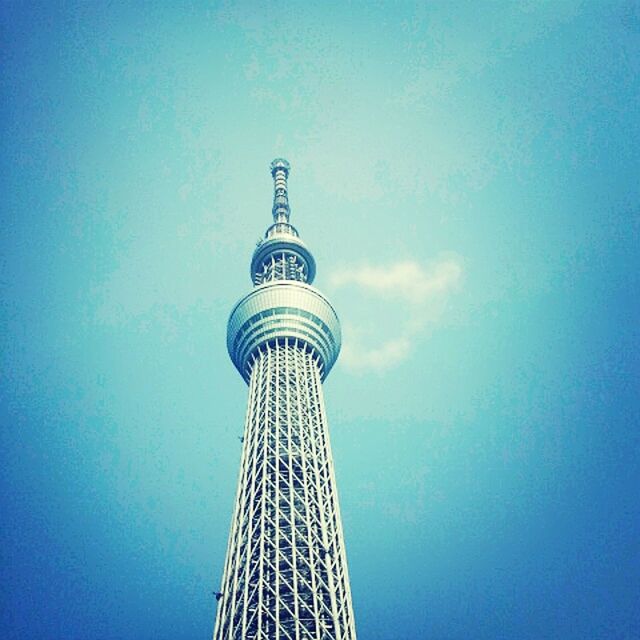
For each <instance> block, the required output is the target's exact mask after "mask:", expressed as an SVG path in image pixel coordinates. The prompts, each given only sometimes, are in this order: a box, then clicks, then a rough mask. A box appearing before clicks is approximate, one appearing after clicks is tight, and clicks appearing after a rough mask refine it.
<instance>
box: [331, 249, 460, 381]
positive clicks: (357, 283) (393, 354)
mask: <svg viewBox="0 0 640 640" xmlns="http://www.w3.org/2000/svg"><path fill="white" fill-rule="evenodd" d="M462 273H463V269H462V264H461V261H460V259H459V258H454V257H446V258H441V259H439V260H437V261H436V262H435V263H433V264H432V265H431V266H430V267H428V268H426V267H424V266H422V265H421V264H419V263H417V262H414V261H402V262H397V263H395V264H390V265H386V266H384V265H381V266H370V265H363V266H360V267H345V268H343V269H341V270H340V271H337V272H335V273H334V274H333V275H332V276H331V280H330V282H331V285H332V286H333V288H334V289H338V288H342V287H355V288H356V289H358V290H360V291H361V292H362V293H365V294H368V295H369V297H370V298H371V304H372V307H373V306H374V305H375V313H371V314H369V315H370V317H371V318H375V322H376V323H380V321H381V318H380V316H381V315H384V312H385V305H381V304H380V302H381V301H384V300H387V301H388V302H389V304H388V306H387V307H386V309H387V311H388V312H389V315H390V314H391V312H392V311H394V310H395V311H397V307H398V305H399V304H403V305H406V308H405V309H403V313H402V317H403V321H402V323H401V325H400V326H397V329H398V331H397V333H396V335H394V336H393V337H392V338H391V339H389V340H386V341H382V342H381V343H379V344H370V343H371V340H370V339H367V333H371V331H369V332H367V330H366V328H365V327H363V326H361V325H355V324H354V323H352V322H349V321H347V322H346V323H345V325H344V333H345V337H344V344H343V349H342V355H341V361H342V363H343V364H344V365H346V367H347V368H348V369H350V370H352V371H377V372H381V371H385V370H387V369H391V368H393V367H395V366H397V365H399V364H400V363H401V362H403V361H404V360H406V359H407V358H408V357H409V354H410V353H411V348H412V345H413V344H414V343H415V341H416V339H417V338H418V337H419V336H420V334H423V333H425V332H426V331H427V330H428V329H429V328H430V327H431V326H433V324H435V323H436V322H437V321H438V319H439V318H440V317H441V315H442V312H443V310H444V308H445V304H446V301H447V299H448V296H449V294H450V293H451V292H452V291H453V290H454V289H455V288H456V287H457V286H458V285H459V283H460V280H461V278H462ZM373 322H374V321H373V320H372V323H373Z"/></svg>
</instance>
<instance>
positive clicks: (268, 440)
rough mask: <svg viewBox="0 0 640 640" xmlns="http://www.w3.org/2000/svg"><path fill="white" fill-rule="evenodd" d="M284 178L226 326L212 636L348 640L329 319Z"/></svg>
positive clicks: (276, 174) (334, 326)
mask: <svg viewBox="0 0 640 640" xmlns="http://www.w3.org/2000/svg"><path fill="white" fill-rule="evenodd" d="M289 170H290V167H289V163H288V162H287V161H286V160H283V159H281V158H278V159H276V160H274V161H273V162H272V163H271V175H272V176H273V180H274V198H273V224H272V225H271V226H270V227H269V228H268V229H267V231H266V233H265V236H264V239H263V240H261V241H260V242H259V243H258V246H257V247H256V250H255V251H254V253H253V258H252V260H251V279H252V280H253V284H254V288H253V290H252V291H251V292H250V293H248V294H247V295H246V296H244V298H242V299H241V300H240V302H238V304H236V306H235V307H234V309H233V311H232V312H231V316H230V318H229V324H228V327H227V348H228V350H229V355H230V356H231V360H233V363H234V365H235V366H236V368H237V369H238V371H239V372H240V375H241V376H242V377H243V378H244V380H245V381H246V382H247V384H248V385H249V404H248V408H247V417H246V422H245V430H244V437H243V448H242V460H241V463H240V478H239V481H238V492H237V496H236V504H235V512H234V515H233V521H232V523H231V532H230V534H229V545H228V548H227V558H226V563H225V568H224V575H223V579H222V586H221V589H220V592H219V593H218V594H217V595H216V598H217V599H218V613H217V617H216V624H215V630H214V635H213V637H214V640H254V639H256V640H311V639H313V640H355V637H356V634H355V626H354V620H353V609H352V605H351V592H350V588H349V576H348V573H347V560H346V555H345V548H344V539H343V535H342V523H341V520H340V512H339V509H338V496H337V493H336V480H335V475H334V471H333V459H332V456H331V448H330V445H329V432H328V428H327V418H326V415H325V410H324V400H323V396H322V381H323V380H324V379H325V378H326V377H327V375H328V373H329V371H330V370H331V367H332V366H333V364H334V363H335V361H336V358H337V357H338V353H339V351H340V323H339V320H338V316H337V315H336V312H335V311H334V309H333V307H332V306H331V304H329V302H328V300H327V299H326V298H325V297H324V296H323V295H322V294H321V293H320V292H319V291H318V290H317V289H315V288H314V287H312V286H311V283H312V282H313V278H314V276H315V271H316V265H315V260H314V258H313V255H312V254H311V252H310V251H309V250H308V249H307V247H306V246H305V244H304V243H303V242H302V240H300V237H299V235H298V232H297V231H296V229H295V227H293V226H292V225H291V223H290V222H289V215H290V209H289V198H288V193H287V178H288V176H289Z"/></svg>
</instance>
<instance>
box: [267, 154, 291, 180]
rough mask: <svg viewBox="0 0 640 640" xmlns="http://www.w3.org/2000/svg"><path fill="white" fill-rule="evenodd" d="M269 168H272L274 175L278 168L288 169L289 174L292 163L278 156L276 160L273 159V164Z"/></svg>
mask: <svg viewBox="0 0 640 640" xmlns="http://www.w3.org/2000/svg"><path fill="white" fill-rule="evenodd" d="M269 169H271V175H272V176H274V174H275V172H276V171H277V170H278V169H281V170H284V171H286V173H287V175H288V174H289V171H291V165H290V164H289V163H288V162H287V160H285V159H284V158H276V159H275V160H273V161H272V162H271V165H270V166H269ZM274 177H275V176H274Z"/></svg>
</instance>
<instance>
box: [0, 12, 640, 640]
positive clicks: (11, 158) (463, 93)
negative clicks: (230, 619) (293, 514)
mask: <svg viewBox="0 0 640 640" xmlns="http://www.w3.org/2000/svg"><path fill="white" fill-rule="evenodd" d="M0 16H1V19H0V22H1V42H2V48H1V51H2V65H1V71H0V78H1V83H2V96H3V100H2V101H1V104H0V113H1V118H0V126H1V127H2V133H1V140H2V143H1V144H2V153H1V161H2V167H1V171H0V185H1V194H2V204H1V205H0V206H1V211H2V227H1V228H2V233H1V243H2V245H1V246H2V252H1V256H2V269H1V274H2V275H1V279H0V286H1V300H2V303H1V307H0V308H1V315H0V321H1V325H0V345H1V348H2V368H1V377H0V394H1V396H0V397H1V403H0V411H1V414H0V415H1V416H2V429H1V431H0V456H1V460H0V483H1V487H2V491H1V494H0V501H1V504H0V507H1V513H2V528H1V529H0V548H1V549H2V552H1V557H2V586H1V587H0V594H1V595H0V597H1V606H0V611H1V613H0V616H1V618H0V620H1V626H2V636H3V637H4V638H7V639H13V638H15V639H20V640H22V639H32V638H33V639H38V640H44V639H49V638H51V639H57V638H68V639H74V638H78V639H81V640H93V639H96V640H102V639H112V638H113V639H118V640H127V639H136V640H139V639H141V640H144V639H145V638H154V639H156V640H157V639H163V638H171V639H172V640H175V639H179V638H184V639H185V640H191V639H195V638H207V637H209V636H210V633H211V631H212V628H213V621H214V616H215V600H214V598H213V597H212V595H211V592H212V591H214V590H216V589H217V587H218V585H219V581H220V578H221V571H222V565H223V561H224V553H225V547H226V541H227V533H228V528H229V523H230V518H231V510H232V506H233V498H234V493H235V483H236V480H237V472H238V464H239V456H240V444H239V442H238V436H239V435H240V434H241V431H242V425H243V420H244V409H245V406H246V387H245V384H244V383H243V381H242V380H241V379H240V377H239V376H238V375H237V372H236V371H235V370H234V368H233V365H232V364H231V362H230V360H229V358H228V356H227V353H226V346H225V332H226V321H227V317H228V313H229V311H230V310H231V308H232V306H233V305H234V303H235V302H236V300H237V299H238V298H240V296H241V295H243V294H244V293H245V292H246V291H247V290H248V289H249V287H250V281H249V277H248V270H249V261H250V256H251V252H252V249H253V247H254V245H255V241H256V239H257V238H258V237H260V235H261V234H262V233H263V232H264V229H265V228H266V226H267V225H268V224H269V221H270V207H271V198H272V191H271V189H272V184H271V177H270V176H269V173H268V165H269V162H270V161H271V160H272V159H273V158H274V157H276V156H284V157H286V158H287V159H288V160H289V161H290V162H291V164H292V172H291V176H290V183H289V186H290V198H291V204H292V222H293V223H294V224H295V225H296V226H297V227H298V229H299V230H300V232H301V234H302V236H303V238H304V239H305V241H306V242H307V244H308V246H309V247H310V248H311V249H312V251H313V252H314V254H315V257H316V260H317V263H318V276H317V279H316V284H317V286H318V287H320V288H321V289H322V290H323V291H324V292H325V293H326V294H327V295H328V296H329V297H330V299H331V300H332V302H333V303H334V305H335V307H336V309H337V310H338V313H339V315H340V317H341V319H342V323H343V327H344V338H345V341H344V352H343V355H342V357H341V359H340V360H339V361H338V364H337V365H336V367H335V368H334V370H333V371H332V373H331V375H330V376H329V378H328V380H327V383H326V385H325V398H326V402H327V411H328V415H329V421H330V428H331V434H332V442H333V449H334V458H335V462H336V473H337V479H338V483H339V492H340V498H341V506H342V512H343V521H344V528H345V535H346V542H347V551H348V559H349V566H350V571H351V583H352V591H353V598H354V607H355V614H356V624H357V629H358V633H359V637H360V638H361V640H378V639H380V640H404V639H406V638H425V639H426V638H429V639H433V640H458V639H467V638H470V637H473V638H476V639H478V640H481V639H518V640H525V639H532V640H539V639H555V638H562V639H569V638H576V639H583V638H593V639H598V638H607V639H613V638H616V639H617V638H620V639H623V638H624V639H626V638H635V637H638V636H640V614H639V613H638V610H637V602H638V601H639V600H640V580H639V578H638V576H639V575H640V545H639V542H638V540H639V539H640V509H639V504H638V486H640V477H639V476H640V472H639V470H638V453H639V445H640V441H639V436H638V424H639V422H640V420H639V418H640V411H639V402H638V374H639V373H640V371H639V368H640V367H639V364H640V354H639V348H638V338H639V336H638V311H639V307H640V304H639V303H640V299H639V288H640V287H639V278H638V264H639V256H638V230H639V220H640V217H639V214H640V208H639V204H638V203H639V201H640V180H639V179H638V175H639V169H640V166H639V165H640V158H639V152H638V148H640V118H639V116H638V104H639V99H640V91H639V89H640V80H639V72H640V62H639V61H640V12H639V10H638V5H637V4H634V3H624V2H595V1H594V2H569V1H566V2H565V1H560V2H548V3H539V2H523V3H511V2H506V1H505V2H469V3H465V2H440V3H417V4H413V3H408V2H407V3H405V2H401V3H336V4H328V3H327V4H322V5H315V6H307V5H305V4H303V3H286V2H281V3H272V4H263V3H237V4H236V3H215V4H211V5H206V4H200V3H189V4H186V3H185V4H182V5H181V6H176V5H175V3H154V4H149V5H146V6H143V5H142V4H130V5H129V4H124V3H73V2H69V3H64V4H62V3H59V4H58V3H39V4H32V3H5V4H3V5H2V7H1V8H0Z"/></svg>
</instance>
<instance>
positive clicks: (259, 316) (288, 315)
mask: <svg viewBox="0 0 640 640" xmlns="http://www.w3.org/2000/svg"><path fill="white" fill-rule="evenodd" d="M286 339H288V340H289V341H296V340H297V341H298V342H302V343H304V344H306V345H308V346H309V347H311V348H312V349H313V350H314V351H315V352H316V354H317V355H318V357H319V358H320V360H321V362H322V367H321V372H320V375H321V378H322V380H324V379H325V378H326V377H327V375H328V373H329V371H330V370H331V367H333V365H334V363H335V361H336V359H337V358H338V354H339V353H340V344H341V332H340V321H339V320H338V316H337V314H336V312H335V310H334V308H333V307H332V306H331V304H330V303H329V301H328V300H327V299H326V298H325V297H324V296H323V295H322V294H321V293H320V292H319V291H318V290H317V289H315V288H314V287H311V286H309V285H307V284H304V283H301V282H292V281H288V280H279V281H272V282H269V283H266V284H263V285H260V286H258V287H256V288H255V289H253V290H252V291H251V292H250V293H248V294H247V295H246V296H244V298H242V299H241V300H240V302H238V304H236V306H235V307H234V308H233V311H232V312H231V316H230V317H229V323H228V325H227V349H228V351H229V355H230V356H231V360H232V361H233V364H234V365H235V366H236V369H238V371H239V372H240V375H241V376H242V377H243V378H244V379H245V381H247V382H249V377H250V375H251V368H250V362H251V356H252V354H253V353H255V352H256V351H257V350H258V349H260V347H261V346H262V345H264V344H267V343H270V342H271V343H273V342H284V341H285V340H286Z"/></svg>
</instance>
